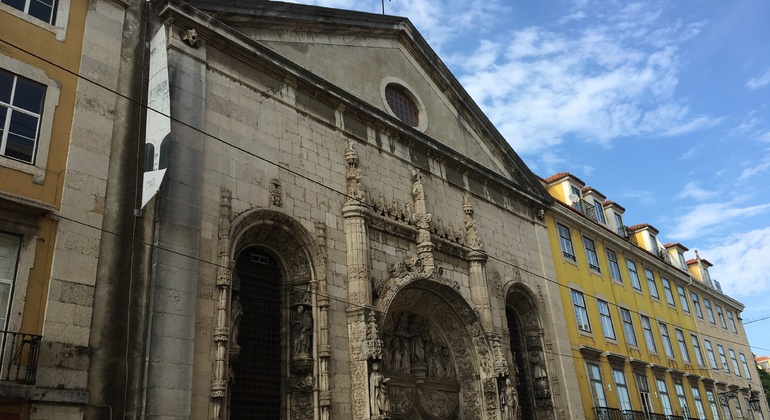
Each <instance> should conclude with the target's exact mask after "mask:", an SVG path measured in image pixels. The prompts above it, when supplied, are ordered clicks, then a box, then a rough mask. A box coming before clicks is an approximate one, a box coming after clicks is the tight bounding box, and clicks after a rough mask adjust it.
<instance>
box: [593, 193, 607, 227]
mask: <svg viewBox="0 0 770 420" xmlns="http://www.w3.org/2000/svg"><path fill="white" fill-rule="evenodd" d="M594 210H596V218H597V219H598V220H599V223H601V224H603V225H606V224H607V219H606V218H605V217H604V206H602V203H601V202H600V201H599V200H597V199H595V198H594Z"/></svg>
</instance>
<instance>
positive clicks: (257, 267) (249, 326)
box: [230, 246, 285, 420]
mask: <svg viewBox="0 0 770 420" xmlns="http://www.w3.org/2000/svg"><path fill="white" fill-rule="evenodd" d="M234 278H235V281H234V282H233V290H232V297H231V300H232V304H231V307H232V308H233V311H236V312H238V311H241V315H240V319H239V322H238V325H237V326H234V327H237V328H238V333H237V344H236V346H237V347H236V350H235V351H231V358H230V366H231V368H232V383H231V392H230V419H233V420H236V419H237V420H242V419H279V418H280V415H281V408H282V407H281V404H282V398H281V390H282V389H283V388H284V386H285V384H284V383H283V382H284V381H283V380H282V378H283V377H284V376H285V374H284V373H283V372H282V369H281V367H282V366H284V365H285V361H284V360H283V359H284V357H283V356H282V348H283V343H282V337H281V326H282V325H283V322H282V321H283V320H282V318H283V317H282V312H283V296H282V295H281V285H282V283H283V281H282V275H281V267H280V265H279V262H278V259H277V258H276V257H275V256H274V255H273V254H272V253H271V252H270V251H268V250H266V249H263V248H260V247H257V246H250V247H248V248H246V249H244V250H243V251H242V252H241V253H240V254H239V255H238V257H237V259H236V263H235V274H234ZM235 315H236V316H238V314H237V313H236V314H235Z"/></svg>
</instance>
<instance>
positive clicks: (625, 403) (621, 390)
mask: <svg viewBox="0 0 770 420" xmlns="http://www.w3.org/2000/svg"><path fill="white" fill-rule="evenodd" d="M612 378H613V379H614V380H615V389H617V391H618V400H619V401H620V409H621V410H631V395H630V394H629V393H628V384H627V383H626V375H625V374H624V373H623V371H622V370H620V369H612Z"/></svg>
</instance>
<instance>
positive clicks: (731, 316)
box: [727, 311, 738, 334]
mask: <svg viewBox="0 0 770 420" xmlns="http://www.w3.org/2000/svg"><path fill="white" fill-rule="evenodd" d="M727 320H728V321H730V329H732V330H733V332H734V333H736V334H738V327H737V326H736V325H735V319H734V318H733V313H732V312H730V311H727Z"/></svg>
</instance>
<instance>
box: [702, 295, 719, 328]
mask: <svg viewBox="0 0 770 420" xmlns="http://www.w3.org/2000/svg"><path fill="white" fill-rule="evenodd" d="M703 304H704V305H706V315H708V316H709V321H710V322H711V323H712V324H714V325H716V323H717V322H716V320H714V311H712V310H711V301H709V300H708V299H706V298H703Z"/></svg>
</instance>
